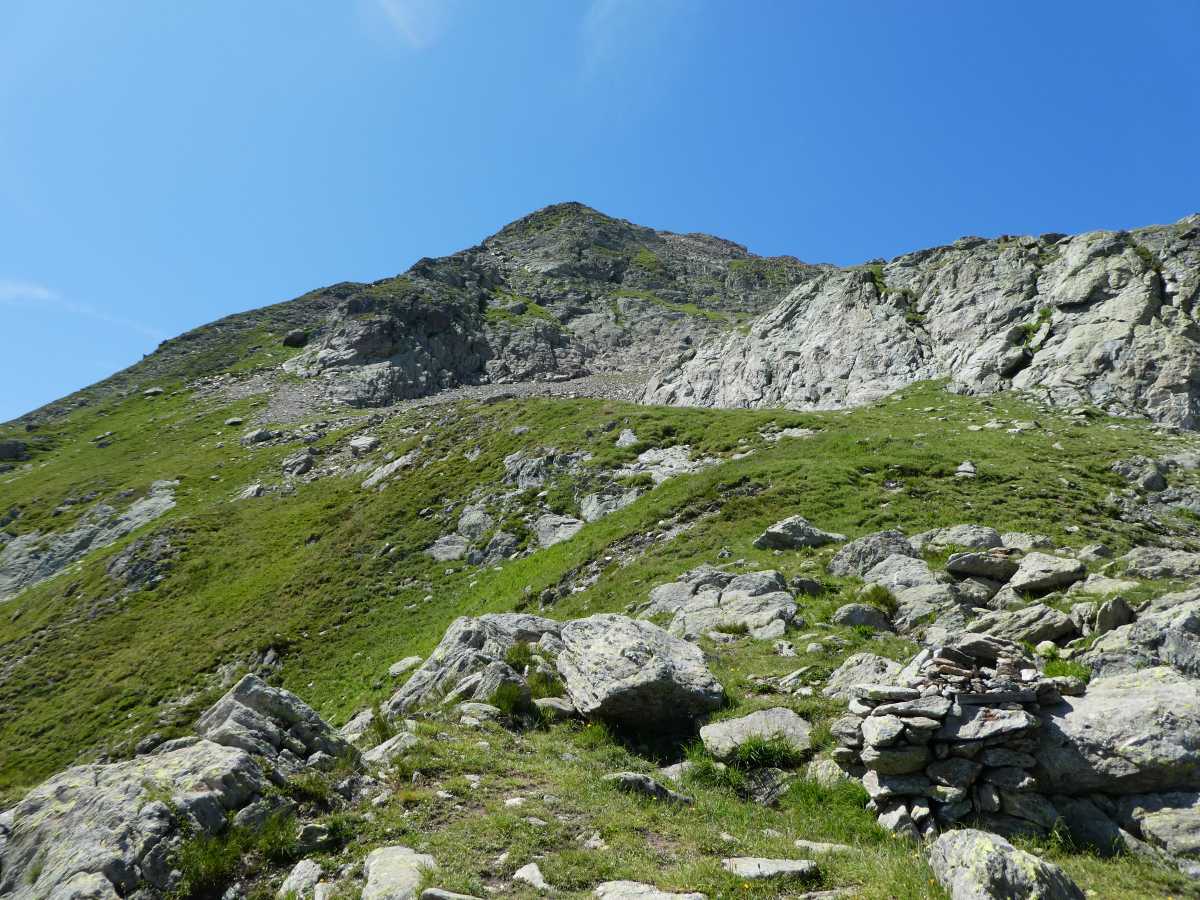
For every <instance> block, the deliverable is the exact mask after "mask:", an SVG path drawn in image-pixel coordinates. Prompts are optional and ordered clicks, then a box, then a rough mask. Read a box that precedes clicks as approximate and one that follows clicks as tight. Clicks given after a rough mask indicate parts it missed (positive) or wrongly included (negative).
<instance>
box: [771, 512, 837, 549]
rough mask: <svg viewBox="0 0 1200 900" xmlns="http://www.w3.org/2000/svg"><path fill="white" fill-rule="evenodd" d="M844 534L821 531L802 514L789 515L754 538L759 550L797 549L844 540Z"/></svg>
mask: <svg viewBox="0 0 1200 900" xmlns="http://www.w3.org/2000/svg"><path fill="white" fill-rule="evenodd" d="M845 539H846V536H845V535H844V534H835V533H833V532H830V531H822V530H821V529H820V528H817V527H816V526H815V525H813V524H812V523H811V522H809V521H808V519H806V518H804V516H789V517H788V518H786V519H783V520H781V521H779V522H776V523H775V524H774V525H772V526H771V527H769V528H768V529H767V530H766V531H764V532H763V533H762V534H760V535H759V536H758V537H757V538H755V539H754V546H755V547H758V548H759V549H760V550H797V549H799V548H801V547H823V546H825V545H826V544H832V543H835V542H836V541H844V540H845Z"/></svg>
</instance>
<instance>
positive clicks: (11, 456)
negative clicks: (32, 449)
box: [0, 438, 27, 460]
mask: <svg viewBox="0 0 1200 900" xmlns="http://www.w3.org/2000/svg"><path fill="white" fill-rule="evenodd" d="M26 450H27V448H26V446H25V442H24V441H18V440H16V439H15V438H12V439H7V440H3V441H0V460H16V459H24V458H25V454H26Z"/></svg>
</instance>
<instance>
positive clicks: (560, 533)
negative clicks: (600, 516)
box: [533, 513, 583, 548]
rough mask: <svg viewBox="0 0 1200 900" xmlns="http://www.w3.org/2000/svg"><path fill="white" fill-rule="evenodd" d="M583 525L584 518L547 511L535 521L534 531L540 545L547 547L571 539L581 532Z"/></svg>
mask: <svg viewBox="0 0 1200 900" xmlns="http://www.w3.org/2000/svg"><path fill="white" fill-rule="evenodd" d="M582 527H583V520H582V519H576V518H574V517H573V516H560V515H557V514H556V513H547V514H546V515H544V516H540V517H539V518H538V520H537V521H536V522H534V523H533V533H534V536H535V537H537V542H538V546H539V547H543V548H545V547H553V546H554V545H555V544H561V543H562V542H563V541H569V540H570V539H571V538H573V537H575V535H576V534H578V533H579V529H581V528H582Z"/></svg>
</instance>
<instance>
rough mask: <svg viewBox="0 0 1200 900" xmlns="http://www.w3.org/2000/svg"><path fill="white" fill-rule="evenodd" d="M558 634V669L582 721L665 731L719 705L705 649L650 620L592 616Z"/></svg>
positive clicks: (718, 689) (720, 695) (721, 692)
mask: <svg viewBox="0 0 1200 900" xmlns="http://www.w3.org/2000/svg"><path fill="white" fill-rule="evenodd" d="M561 638H562V643H563V650H562V651H561V652H560V653H559V655H558V672H559V674H560V675H561V676H562V678H563V681H564V683H565V684H566V688H567V694H568V696H569V697H570V699H571V702H572V703H574V704H575V708H576V709H578V710H579V712H580V714H582V715H583V716H584V717H585V718H595V719H602V720H605V721H609V722H612V723H613V724H616V725H618V726H622V727H627V728H630V729H631V730H634V731H637V730H645V729H654V730H655V731H656V732H662V731H664V730H668V731H669V730H671V729H685V728H688V727H689V726H690V725H691V723H692V722H693V721H694V720H695V719H696V718H697V717H699V716H701V715H704V714H705V713H709V712H712V711H713V710H715V709H716V708H717V707H719V706H720V705H721V702H722V698H723V696H724V690H723V689H722V687H721V684H720V683H719V682H718V681H717V679H716V678H715V677H714V676H713V674H712V673H711V672H710V671H709V670H708V668H707V666H706V665H705V664H704V654H703V653H702V652H701V651H700V649H699V648H698V647H696V646H695V645H694V644H690V643H688V642H687V641H683V640H680V639H679V638H676V637H673V636H671V635H670V634H668V633H667V632H665V631H663V630H662V629H661V628H658V627H657V626H655V625H651V624H650V623H649V622H640V621H635V620H633V619H628V618H625V617H624V616H617V615H611V614H601V615H595V616H589V617H588V618H586V619H577V620H575V621H573V622H567V623H566V624H565V625H563V626H562V631H561Z"/></svg>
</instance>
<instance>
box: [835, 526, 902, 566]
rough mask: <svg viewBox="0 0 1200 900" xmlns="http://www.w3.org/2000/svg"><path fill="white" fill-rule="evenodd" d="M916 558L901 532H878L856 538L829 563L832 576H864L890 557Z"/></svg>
mask: <svg viewBox="0 0 1200 900" xmlns="http://www.w3.org/2000/svg"><path fill="white" fill-rule="evenodd" d="M897 555H898V556H916V555H917V551H916V550H914V549H913V545H912V544H911V543H909V541H908V538H906V537H905V536H904V533H903V532H901V531H877V532H875V533H874V534H867V535H864V536H863V537H860V538H855V539H854V540H852V541H851V542H850V543H848V544H846V546H844V547H842V549H841V550H839V551H838V552H837V553H836V554H834V557H833V559H831V560H830V561H829V566H828V569H829V574H830V575H842V576H845V575H863V574H865V573H866V572H868V571H869V570H870V569H871V568H872V567H873V566H875V565H877V564H879V563H881V562H883V561H884V560H885V559H887V558H888V557H889V556H897Z"/></svg>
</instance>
